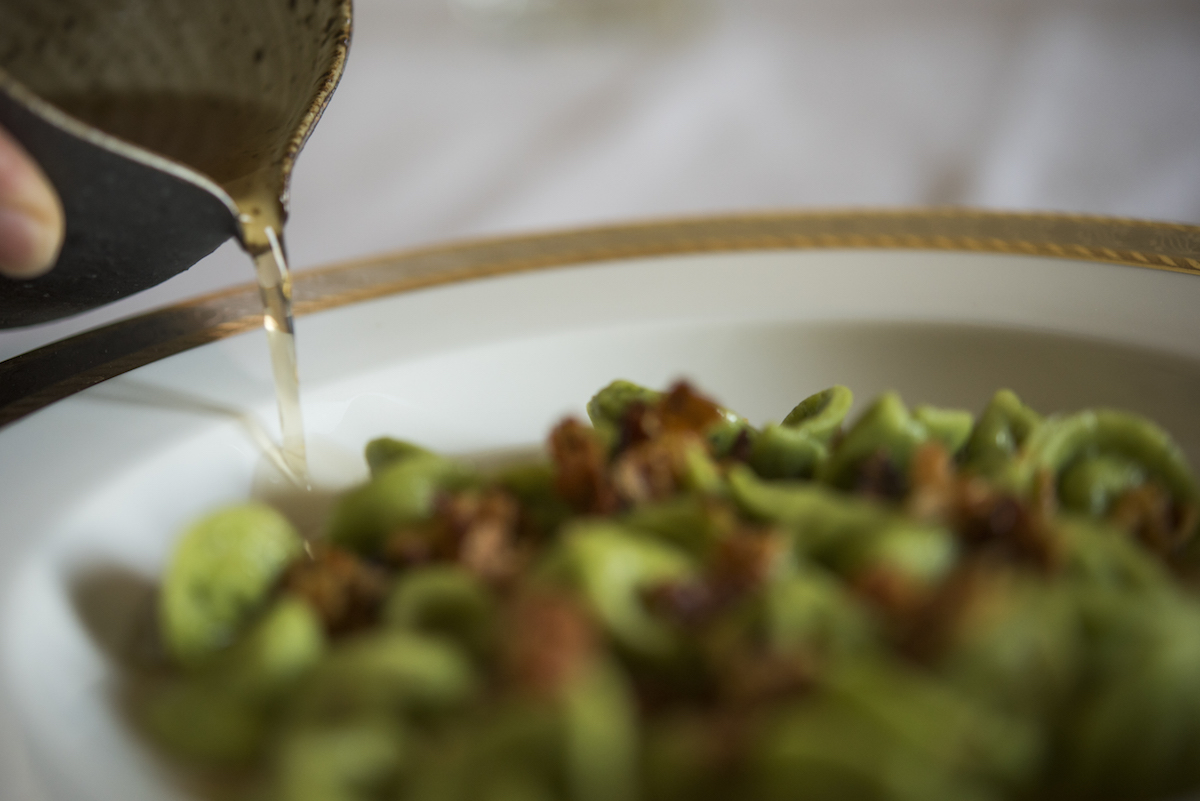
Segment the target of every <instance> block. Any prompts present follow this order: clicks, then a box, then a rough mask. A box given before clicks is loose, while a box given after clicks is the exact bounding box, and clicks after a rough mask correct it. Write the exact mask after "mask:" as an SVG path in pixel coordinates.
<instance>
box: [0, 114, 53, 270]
mask: <svg viewBox="0 0 1200 801" xmlns="http://www.w3.org/2000/svg"><path fill="white" fill-rule="evenodd" d="M64 231H65V224H64V217H63V209H62V203H61V201H60V200H59V198H58V194H57V193H56V192H55V191H54V187H53V186H52V185H51V184H50V181H49V179H48V178H47V177H46V175H45V174H44V173H43V172H42V170H41V168H40V167H39V166H38V165H37V163H36V162H35V161H34V160H33V159H32V158H31V157H30V156H29V155H28V154H27V153H26V152H25V151H24V149H23V148H22V147H21V146H20V145H19V144H18V143H17V142H16V141H15V140H14V139H12V138H11V137H10V136H9V135H8V134H7V132H5V131H3V130H2V129H0V275H4V276H6V277H8V278H17V279H27V278H35V277H37V276H39V275H42V274H43V273H45V272H46V271H48V270H49V269H50V268H51V267H53V266H54V263H55V261H57V259H58V253H59V251H60V250H61V248H62V243H63V235H64Z"/></svg>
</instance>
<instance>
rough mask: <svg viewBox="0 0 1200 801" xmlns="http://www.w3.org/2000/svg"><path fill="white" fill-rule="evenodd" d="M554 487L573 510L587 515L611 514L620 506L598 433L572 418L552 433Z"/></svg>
mask: <svg viewBox="0 0 1200 801" xmlns="http://www.w3.org/2000/svg"><path fill="white" fill-rule="evenodd" d="M550 458H551V459H552V460H553V462H554V486H555V489H556V490H557V491H558V494H559V495H560V496H562V498H563V500H565V501H566V502H567V503H568V504H570V506H571V508H572V509H574V510H575V511H577V512H582V513H584V514H598V515H603V514H609V513H611V512H614V511H616V509H617V507H618V506H619V502H618V499H617V493H616V492H615V491H614V490H613V487H612V484H611V483H610V482H609V479H608V459H607V455H606V454H605V451H604V444H603V443H602V442H601V441H600V439H599V438H598V437H597V436H596V433H595V432H594V431H593V430H592V429H591V428H589V427H588V426H586V425H584V424H583V423H581V422H579V421H578V420H575V419H572V418H568V419H566V420H563V421H562V422H561V423H559V424H558V425H557V426H555V427H554V430H553V431H551V432H550Z"/></svg>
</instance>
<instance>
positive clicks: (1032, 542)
mask: <svg viewBox="0 0 1200 801" xmlns="http://www.w3.org/2000/svg"><path fill="white" fill-rule="evenodd" d="M909 480H910V483H911V485H912V488H911V491H910V493H909V496H908V502H907V505H908V510H909V512H910V513H911V514H912V515H913V516H914V517H916V518H918V519H921V520H930V521H936V522H939V523H943V524H945V525H947V526H949V527H950V528H951V529H953V530H954V531H955V532H956V533H957V534H958V536H959V539H960V541H961V542H962V543H963V544H964V545H965V546H966V547H967V548H968V550H969V551H988V552H997V553H1000V554H1002V555H1004V556H1006V557H1008V558H1011V559H1014V560H1016V561H1019V562H1023V563H1026V564H1030V565H1033V566H1036V567H1040V568H1043V569H1051V568H1054V567H1055V566H1056V565H1057V564H1058V562H1059V559H1060V557H1061V554H1060V553H1059V548H1058V545H1057V543H1056V541H1055V539H1054V538H1053V536H1052V535H1051V532H1050V529H1049V524H1048V522H1047V521H1048V519H1049V517H1050V514H1051V513H1052V510H1049V509H1046V508H1043V507H1044V506H1045V504H1039V503H1037V500H1038V498H1047V497H1049V498H1052V497H1053V496H1052V495H1048V494H1047V492H1046V491H1045V490H1042V491H1039V492H1036V493H1035V496H1037V497H1035V499H1034V503H1033V504H1026V503H1025V502H1023V501H1022V500H1020V499H1019V498H1017V497H1015V496H1013V495H1011V494H1008V493H1006V492H1004V491H1002V490H999V489H997V488H995V487H994V486H993V485H991V484H989V483H988V482H987V481H985V480H984V479H982V478H980V477H978V476H975V475H965V474H960V473H957V472H955V470H954V465H953V462H952V461H951V459H950V455H949V453H947V452H946V449H945V448H944V447H943V446H942V445H941V444H940V443H937V442H928V443H926V444H924V445H922V446H921V447H920V448H918V449H917V452H916V453H915V454H914V455H913V461H912V466H911V469H910V472H909Z"/></svg>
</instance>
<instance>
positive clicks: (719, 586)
mask: <svg viewBox="0 0 1200 801" xmlns="http://www.w3.org/2000/svg"><path fill="white" fill-rule="evenodd" d="M787 548H788V544H787V540H786V539H785V538H784V537H783V536H781V535H779V534H778V533H777V532H775V531H773V530H771V529H768V528H756V527H752V526H748V525H747V526H743V527H741V528H739V529H737V530H735V531H734V532H732V533H731V534H729V535H727V536H725V537H722V538H721V539H720V540H718V541H717V544H716V546H715V548H714V552H713V556H712V560H711V562H710V563H709V568H708V570H707V572H706V573H705V574H704V575H702V576H700V577H698V578H694V579H686V580H682V581H668V582H663V583H661V584H657V585H654V586H653V587H649V588H647V589H646V591H645V592H644V593H643V600H644V601H645V603H646V605H647V607H648V608H650V609H651V610H652V611H654V612H657V613H659V614H662V615H665V616H666V617H668V618H670V619H671V620H673V621H675V622H676V623H679V624H681V625H684V626H688V627H693V628H694V627H698V626H703V625H704V624H706V623H708V622H709V621H711V620H712V619H713V618H714V617H715V616H716V615H717V614H719V613H720V612H721V611H722V610H724V609H726V608H728V607H729V605H730V604H731V603H734V602H735V601H737V600H738V599H739V598H742V597H743V596H745V595H746V594H748V593H750V592H752V591H754V590H755V589H757V588H758V587H760V586H761V585H762V583H763V582H764V581H766V579H767V577H768V576H769V575H770V573H771V571H772V570H774V569H775V567H776V566H777V565H778V564H779V563H780V560H781V559H783V558H785V556H786V553H787Z"/></svg>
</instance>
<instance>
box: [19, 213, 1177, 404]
mask: <svg viewBox="0 0 1200 801" xmlns="http://www.w3.org/2000/svg"><path fill="white" fill-rule="evenodd" d="M817 249H824V250H938V251H960V252H976V253H996V254H1010V255H1021V256H1038V257H1049V258H1057V259H1069V260H1082V261H1090V262H1098V263H1108V264H1121V265H1129V266H1135V267H1142V268H1147V269H1156V270H1168V271H1171V272H1179V273H1187V274H1193V275H1200V226H1196V225H1188V224H1183V223H1169V222H1156V221H1151V220H1139V219H1130V218H1121V217H1107V216H1096V215H1083V214H1067V213H1058V212H1003V211H989V210H980V209H968V208H957V207H955V208H917V209H846V210H837V209H832V210H809V211H781V212H756V213H742V214H724V215H708V216H697V217H680V218H666V219H658V220H651V221H645V222H632V223H621V224H611V225H599V226H589V227H576V228H568V229H561V230H555V231H549V232H534V233H524V234H517V235H508V236H493V237H480V238H473V239H465V240H460V241H455V242H450V243H446V244H437V245H431V246H425V247H418V248H412V249H403V250H398V251H392V252H388V253H384V254H381V255H376V256H370V257H366V258H361V259H353V260H348V261H344V262H338V263H335V264H332V265H329V266H325V267H317V268H314V269H310V270H305V271H302V272H298V273H296V274H295V275H294V276H293V298H294V301H295V313H296V316H302V315H306V314H312V313H314V312H318V311H324V310H326V309H332V308H337V307H339V306H346V305H351V304H354V303H359V302H363V301H367V300H373V299H376V298H381V297H386V296H389V295H396V294H401V293H404V292H411V291H414V290H418V289H423V288H427V287H432V286H439V285H446V284H456V283H462V282H466V281H472V280H477V279H482V278H490V277H496V276H503V275H512V274H516V273H522V272H530V271H535V270H547V269H557V268H567V267H572V266H579V265H584V264H591V263H596V262H603V261H615V260H623V259H633V258H649V257H656V256H678V255H693V254H702V253H722V252H724V253H733V252H746V251H771V250H775V251H778V250H817ZM261 322H262V307H261V305H260V301H259V295H258V287H257V285H255V284H252V283H247V284H242V285H238V286H235V287H231V288H229V289H225V290H222V291H219V292H215V293H211V294H207V295H203V296H200V297H198V298H194V299H191V300H187V301H183V302H180V303H177V304H173V305H171V306H167V307H164V308H161V309H156V310H153V311H150V312H146V313H143V314H139V315H136V316H133V317H130V318H127V319H124V320H120V321H117V322H114V323H110V324H108V325H105V326H102V327H100V328H95V329H92V330H89V331H85V332H83V333H80V334H76V335H74V336H72V337H69V338H67V339H63V340H60V341H58V342H53V343H51V344H48V345H45V346H42V347H40V348H37V349H35V350H32V351H30V352H28V353H24V354H21V355H19V356H16V357H14V358H12V359H9V360H7V361H4V362H0V428H3V427H4V426H7V425H9V424H11V423H13V422H16V421H17V420H19V419H21V418H23V417H25V416H27V415H30V414H32V413H33V412H35V411H37V410H39V409H42V408H44V407H46V406H48V405H50V404H52V403H54V402H55V401H58V400H61V399H63V398H66V397H68V396H70V395H73V394H75V393H77V392H80V391H82V390H84V389H86V388H88V387H90V386H93V385H94V384H98V383H100V382H102V381H105V380H107V379H109V378H113V377H116V376H118V375H121V374H122V373H125V372H128V371H130V370H133V369H136V368H138V367H141V366H144V365H146V364H149V363H151V362H155V361H158V360H160V359H164V358H166V357H168V356H172V355H175V354H177V353H181V352H183V351H186V350H190V349H191V348H195V347H198V346H200V345H204V344H207V343H209V342H214V341H216V340H219V339H224V338H225V337H229V336H234V335H236V334H240V333H244V332H246V331H250V330H252V329H255V328H257V327H259V326H260V325H261Z"/></svg>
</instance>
